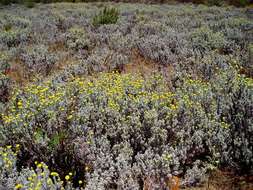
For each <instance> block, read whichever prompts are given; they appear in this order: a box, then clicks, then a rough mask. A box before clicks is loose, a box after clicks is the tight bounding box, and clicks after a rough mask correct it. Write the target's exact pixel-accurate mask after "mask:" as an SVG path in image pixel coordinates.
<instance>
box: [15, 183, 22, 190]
mask: <svg viewBox="0 0 253 190" xmlns="http://www.w3.org/2000/svg"><path fill="white" fill-rule="evenodd" d="M22 187H23V185H22V184H17V185H16V186H15V189H21V188H22Z"/></svg>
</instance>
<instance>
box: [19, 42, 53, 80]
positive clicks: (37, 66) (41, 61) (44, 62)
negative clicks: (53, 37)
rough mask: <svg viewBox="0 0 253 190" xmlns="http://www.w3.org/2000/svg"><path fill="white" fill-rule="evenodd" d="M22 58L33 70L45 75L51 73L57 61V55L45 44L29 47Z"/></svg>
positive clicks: (22, 54)
mask: <svg viewBox="0 0 253 190" xmlns="http://www.w3.org/2000/svg"><path fill="white" fill-rule="evenodd" d="M20 59H21V61H22V62H23V64H24V65H25V66H26V67H27V68H28V69H29V70H30V71H31V72H35V73H41V74H44V75H47V74H49V73H50V71H51V69H52V68H53V66H54V64H55V63H56V61H57V57H56V55H54V54H53V53H51V52H49V50H48V47H47V46H45V45H37V46H33V47H31V48H27V49H26V50H25V51H24V52H23V53H21V55H20Z"/></svg>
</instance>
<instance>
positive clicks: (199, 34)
mask: <svg viewBox="0 0 253 190" xmlns="http://www.w3.org/2000/svg"><path fill="white" fill-rule="evenodd" d="M191 41H192V46H193V49H194V51H199V52H200V53H201V54H204V53H205V52H206V51H208V50H214V49H220V48H222V47H224V44H225V39H224V35H223V34H222V33H220V32H213V31H212V30H211V29H210V28H208V27H201V28H198V29H196V30H194V31H193V32H192V34H191Z"/></svg>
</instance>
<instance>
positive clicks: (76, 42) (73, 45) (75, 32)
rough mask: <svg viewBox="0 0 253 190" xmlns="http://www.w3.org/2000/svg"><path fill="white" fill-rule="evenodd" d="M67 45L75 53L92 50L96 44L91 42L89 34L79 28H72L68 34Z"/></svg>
mask: <svg viewBox="0 0 253 190" xmlns="http://www.w3.org/2000/svg"><path fill="white" fill-rule="evenodd" d="M66 45H67V47H68V48H70V49H72V50H75V51H82V50H86V51H87V50H91V48H92V47H93V46H94V42H92V41H91V39H90V37H89V35H88V33H87V32H86V31H85V30H84V29H83V28H79V27H72V28H70V29H69V30H68V31H67V33H66Z"/></svg>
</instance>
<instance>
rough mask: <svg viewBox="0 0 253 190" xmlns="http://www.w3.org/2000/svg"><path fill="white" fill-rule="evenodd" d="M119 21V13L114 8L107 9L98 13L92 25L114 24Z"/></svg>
mask: <svg viewBox="0 0 253 190" xmlns="http://www.w3.org/2000/svg"><path fill="white" fill-rule="evenodd" d="M118 19H119V11H118V10H117V9H116V8H107V7H105V8H104V9H103V10H101V11H100V12H99V14H97V15H96V16H95V17H94V18H93V22H92V23H93V25H94V26H98V25H101V24H116V23H117V21H118Z"/></svg>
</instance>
